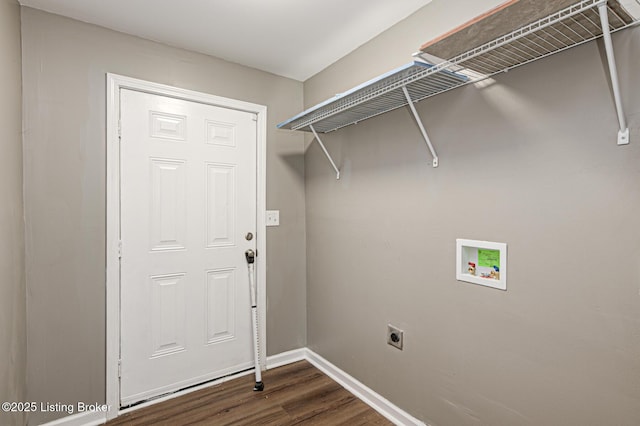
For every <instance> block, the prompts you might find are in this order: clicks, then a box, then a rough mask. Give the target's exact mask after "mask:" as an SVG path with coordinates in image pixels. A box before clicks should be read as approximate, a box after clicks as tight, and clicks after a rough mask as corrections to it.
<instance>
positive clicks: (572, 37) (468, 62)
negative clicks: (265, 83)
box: [278, 0, 637, 133]
mask: <svg viewBox="0 0 640 426" xmlns="http://www.w3.org/2000/svg"><path fill="white" fill-rule="evenodd" d="M605 4H606V7H607V15H608V18H609V30H610V32H614V31H618V30H621V29H623V28H626V27H628V26H630V25H632V24H634V23H636V22H637V20H636V18H635V17H634V16H632V15H631V14H629V13H628V12H627V11H626V10H625V9H624V8H623V7H622V6H621V5H620V4H619V3H618V2H617V1H614V0H612V1H610V2H607V0H583V1H580V2H577V3H576V4H574V5H571V6H569V7H567V8H565V9H562V10H560V11H559V12H556V13H553V14H551V15H549V16H546V17H544V18H542V19H539V20H537V21H535V22H532V23H530V24H528V25H526V26H523V27H521V28H518V29H516V30H515V31H512V32H510V33H508V34H505V35H503V36H501V37H498V38H496V39H494V40H492V41H490V42H488V43H485V44H483V45H481V46H478V47H476V48H473V49H471V50H468V51H466V52H464V53H462V54H459V55H457V56H455V57H454V58H450V59H448V60H440V61H439V62H436V61H434V60H433V58H432V57H431V56H429V55H427V54H425V52H419V53H418V54H417V56H419V57H420V58H421V59H422V61H414V62H413V63H410V64H407V65H405V66H404V67H401V68H398V69H396V70H394V71H391V72H389V73H387V74H384V75H382V76H380V77H378V78H375V79H373V80H370V81H368V82H366V83H364V84H362V85H360V86H358V87H356V88H354V89H352V90H350V91H348V92H345V93H343V94H340V95H336V96H335V97H334V98H332V99H329V100H327V101H325V102H323V103H321V104H318V105H316V106H314V107H312V108H310V109H308V110H306V111H304V112H302V113H300V114H298V115H296V116H295V117H293V118H291V119H289V120H287V121H284V122H283V123H280V124H278V128H283V129H291V130H303V131H312V129H311V127H313V128H315V130H316V131H317V132H320V133H327V132H331V131H334V130H337V129H340V128H343V127H346V126H349V125H351V124H356V123H359V122H361V121H363V120H366V119H368V118H371V117H375V116H377V115H380V114H383V113H386V112H389V111H391V110H394V109H396V108H400V107H403V106H405V105H407V104H408V101H407V97H406V96H405V95H404V92H403V89H402V88H403V87H406V89H407V91H408V93H409V95H410V99H411V101H412V102H418V101H420V100H423V99H426V98H429V97H431V96H435V95H438V94H440V93H444V92H446V91H449V90H452V89H455V88H457V87H460V86H463V85H465V84H468V83H472V82H477V81H479V80H482V79H484V78H487V77H490V76H492V75H494V74H497V73H500V72H505V71H508V70H510V69H513V68H515V67H518V66H521V65H524V64H527V63H530V62H532V61H535V60H538V59H541V58H544V57H546V56H549V55H552V54H554V53H558V52H561V51H563V50H566V49H569V48H571V47H574V46H578V45H580V44H582V43H586V42H588V41H591V40H594V39H596V38H599V37H601V36H602V35H603V30H602V26H601V25H600V15H599V12H598V8H599V6H602V5H605ZM423 61H426V62H423Z"/></svg>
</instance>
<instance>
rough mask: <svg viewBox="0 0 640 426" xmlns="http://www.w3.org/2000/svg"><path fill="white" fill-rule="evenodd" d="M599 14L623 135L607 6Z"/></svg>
mask: <svg viewBox="0 0 640 426" xmlns="http://www.w3.org/2000/svg"><path fill="white" fill-rule="evenodd" d="M598 11H599V12H600V23H601V24H602V38H603V39H604V47H605V50H606V51H607V61H608V62H609V74H610V77H611V87H612V88H613V99H614V101H615V104H616V112H617V113H618V123H619V124H620V132H621V133H624V132H626V131H627V130H628V129H627V123H626V120H625V117H624V111H623V109H622V98H621V96H620V85H619V82H618V69H617V68H616V59H615V56H614V54H613V43H612V41H611V32H610V31H609V15H608V12H607V4H606V2H605V3H604V4H601V5H599V6H598ZM618 143H619V142H618Z"/></svg>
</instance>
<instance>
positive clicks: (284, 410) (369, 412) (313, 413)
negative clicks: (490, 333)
mask: <svg viewBox="0 0 640 426" xmlns="http://www.w3.org/2000/svg"><path fill="white" fill-rule="evenodd" d="M262 379H263V382H264V384H265V389H264V391H263V392H254V391H253V383H254V376H253V375H249V376H244V377H240V378H238V379H234V380H231V381H229V382H226V383H222V384H219V385H216V386H212V387H210V388H206V389H202V390H199V391H195V392H192V393H189V394H187V395H184V396H181V397H177V398H174V399H171V400H169V401H164V402H161V403H158V404H155V405H153V406H150V407H145V408H141V409H139V410H135V411H132V412H130V413H127V414H124V415H122V416H120V417H118V418H117V419H114V420H112V421H110V422H108V423H107V426H116V425H127V426H146V425H167V426H169V425H171V426H185V425H216V426H218V425H252V426H255V425H299V424H310V425H347V424H348V425H350V426H352V425H353V426H355V425H392V423H391V422H389V421H388V420H387V419H385V418H384V417H382V416H381V415H380V414H378V413H377V412H376V411H374V410H373V409H372V408H371V407H369V406H368V405H366V404H365V403H364V402H362V401H360V400H359V399H358V398H356V397H355V396H354V395H353V394H351V393H350V392H348V391H347V390H346V389H344V388H343V387H342V386H340V385H339V384H337V383H336V382H334V381H333V380H331V379H330V378H329V377H327V376H326V375H325V374H324V373H322V372H321V371H320V370H318V369H317V368H315V367H314V366H312V365H311V364H309V363H308V362H307V361H300V362H296V363H293V364H289V365H286V366H284V367H279V368H274V369H272V370H269V371H266V372H264V374H263V375H262Z"/></svg>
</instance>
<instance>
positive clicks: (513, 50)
mask: <svg viewBox="0 0 640 426" xmlns="http://www.w3.org/2000/svg"><path fill="white" fill-rule="evenodd" d="M502 49H503V50H505V51H507V52H508V53H509V55H512V56H516V57H517V58H518V61H519V62H522V61H526V60H527V58H526V57H525V56H522V55H520V54H519V53H518V52H520V49H517V48H516V47H514V46H505V47H503V48H502Z"/></svg>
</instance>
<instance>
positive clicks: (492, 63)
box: [482, 52, 505, 70]
mask: <svg viewBox="0 0 640 426" xmlns="http://www.w3.org/2000/svg"><path fill="white" fill-rule="evenodd" d="M491 56H492V55H491V52H485V53H484V55H482V61H483V62H485V63H487V64H488V65H490V66H493V67H495V68H496V69H499V70H501V69H504V67H505V65H504V64H501V63H500V62H497V61H496V60H494V59H493V58H492V57H491Z"/></svg>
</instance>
